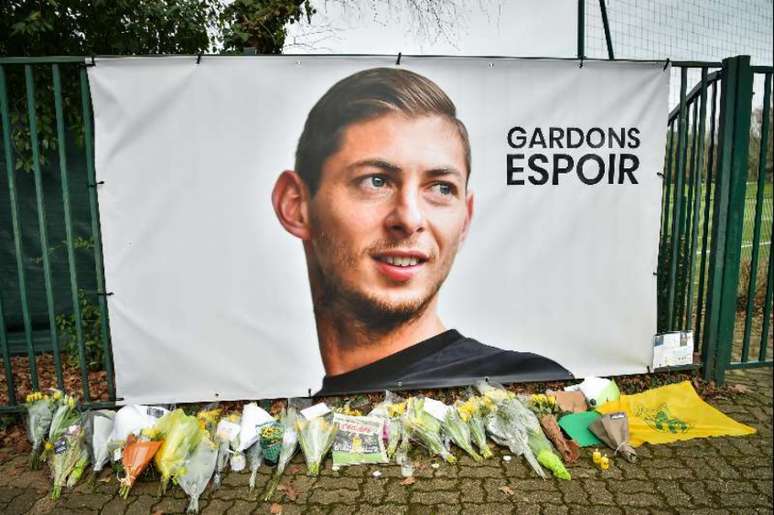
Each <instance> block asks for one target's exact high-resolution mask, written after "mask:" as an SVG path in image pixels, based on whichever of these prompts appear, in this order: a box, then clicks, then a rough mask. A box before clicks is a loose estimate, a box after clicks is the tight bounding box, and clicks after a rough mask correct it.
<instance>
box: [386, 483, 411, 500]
mask: <svg viewBox="0 0 774 515" xmlns="http://www.w3.org/2000/svg"><path fill="white" fill-rule="evenodd" d="M409 488H410V487H406V486H403V485H401V484H400V483H399V482H398V481H397V480H394V479H391V480H390V481H389V483H387V486H386V488H385V490H386V493H385V495H384V502H386V503H397V504H406V503H407V502H408V498H409V493H410V490H409Z"/></svg>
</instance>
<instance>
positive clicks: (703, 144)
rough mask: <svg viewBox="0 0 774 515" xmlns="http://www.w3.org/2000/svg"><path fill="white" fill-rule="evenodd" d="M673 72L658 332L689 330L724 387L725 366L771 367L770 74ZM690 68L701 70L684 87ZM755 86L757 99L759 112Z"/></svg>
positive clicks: (739, 69) (708, 66) (746, 63)
mask: <svg viewBox="0 0 774 515" xmlns="http://www.w3.org/2000/svg"><path fill="white" fill-rule="evenodd" d="M678 68H679V72H680V103H679V105H678V106H677V107H676V108H675V109H674V110H673V111H672V112H671V113H670V116H669V128H668V137H667V152H666V162H665V169H664V188H663V206H662V208H663V209H662V222H661V244H660V253H659V272H658V274H659V277H658V285H659V286H658V288H659V330H661V331H670V330H671V331H674V330H693V331H694V335H695V338H696V341H697V342H699V344H700V352H701V363H702V366H703V373H704V376H705V378H707V379H714V380H716V381H718V382H720V383H722V382H723V381H724V379H725V372H726V370H728V369H732V368H749V367H754V366H771V365H772V359H771V348H770V346H769V345H768V342H769V331H770V326H771V315H772V286H774V266H772V257H773V256H774V253H772V252H771V241H772V236H773V235H772V220H771V213H772V173H771V151H772V150H771V148H772V142H771V134H770V124H771V116H772V110H771V88H772V71H774V69H772V68H771V67H754V66H750V60H749V57H747V56H740V57H734V58H729V59H726V60H724V61H723V63H722V64H721V63H691V64H688V65H685V66H679V67H678ZM689 68H698V69H699V70H700V73H701V78H700V79H699V81H698V83H697V84H696V85H695V86H694V87H693V88H692V89H691V90H690V91H688V86H689V84H688V71H689ZM754 84H758V85H760V90H762V91H760V90H759V91H758V98H760V97H761V96H762V97H763V98H762V102H761V107H760V110H757V109H756V110H755V111H754V110H753V109H752V105H753V101H752V99H753V91H754V88H753V85H754ZM760 93H763V95H760ZM758 115H759V116H758ZM758 119H759V120H760V123H759V125H756V123H755V122H753V123H751V120H754V121H755V120H758ZM751 157H752V158H753V159H751Z"/></svg>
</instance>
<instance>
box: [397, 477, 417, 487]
mask: <svg viewBox="0 0 774 515" xmlns="http://www.w3.org/2000/svg"><path fill="white" fill-rule="evenodd" d="M416 482H417V480H416V479H414V476H410V477H407V478H406V479H404V480H403V481H401V482H400V484H402V485H403V486H409V485H413V484H414V483H416Z"/></svg>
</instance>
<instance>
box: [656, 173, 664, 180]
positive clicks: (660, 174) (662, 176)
mask: <svg viewBox="0 0 774 515" xmlns="http://www.w3.org/2000/svg"><path fill="white" fill-rule="evenodd" d="M656 175H658V176H659V177H661V178H662V179H663V178H664V174H663V173H662V172H656Z"/></svg>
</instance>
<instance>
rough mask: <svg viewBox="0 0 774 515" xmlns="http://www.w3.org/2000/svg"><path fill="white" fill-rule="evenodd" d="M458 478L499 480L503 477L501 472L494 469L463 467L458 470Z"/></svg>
mask: <svg viewBox="0 0 774 515" xmlns="http://www.w3.org/2000/svg"><path fill="white" fill-rule="evenodd" d="M458 475H459V477H461V478H462V477H478V478H485V477H489V478H500V477H503V471H502V469H500V468H495V467H488V466H487V467H482V466H478V467H465V468H463V469H460V471H459V474H458Z"/></svg>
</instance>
